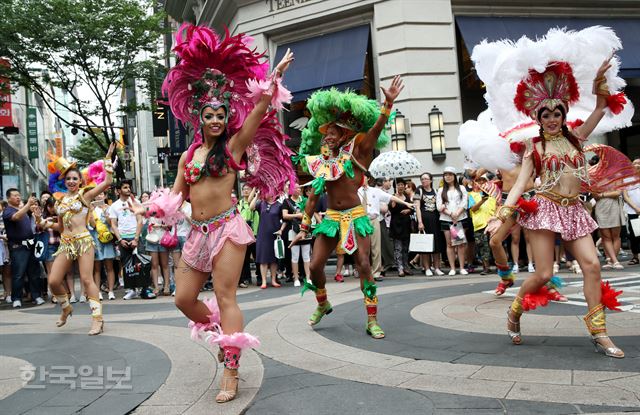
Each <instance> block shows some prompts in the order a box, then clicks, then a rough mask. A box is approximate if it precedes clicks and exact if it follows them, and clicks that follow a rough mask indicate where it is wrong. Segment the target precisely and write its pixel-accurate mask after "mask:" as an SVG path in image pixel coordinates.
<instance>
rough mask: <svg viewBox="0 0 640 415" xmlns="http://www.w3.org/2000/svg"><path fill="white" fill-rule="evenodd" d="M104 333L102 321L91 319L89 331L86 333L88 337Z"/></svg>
mask: <svg viewBox="0 0 640 415" xmlns="http://www.w3.org/2000/svg"><path fill="white" fill-rule="evenodd" d="M103 331H104V320H97V319H93V322H92V323H91V330H89V333H87V334H88V335H89V336H96V335H98V334H100V333H102V332H103Z"/></svg>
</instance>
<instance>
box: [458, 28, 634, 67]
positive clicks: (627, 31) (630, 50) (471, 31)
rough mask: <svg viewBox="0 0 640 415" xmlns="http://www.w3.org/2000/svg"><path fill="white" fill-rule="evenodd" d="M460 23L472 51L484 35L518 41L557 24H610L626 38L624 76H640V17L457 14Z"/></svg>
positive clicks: (623, 57)
mask: <svg viewBox="0 0 640 415" xmlns="http://www.w3.org/2000/svg"><path fill="white" fill-rule="evenodd" d="M456 23H457V25H458V28H459V29H460V33H461V34H462V37H463V38H464V42H465V44H466V45H467V48H468V50H469V53H471V51H472V50H473V47H474V46H475V45H477V44H478V43H480V42H481V41H482V40H483V39H487V40H488V41H494V40H500V39H511V40H513V41H516V40H518V39H519V38H521V37H522V36H527V37H528V38H530V39H536V38H540V37H542V36H544V35H545V34H546V33H547V32H548V31H549V29H551V28H554V27H560V28H562V27H566V28H567V29H571V30H582V29H584V28H586V27H589V26H596V25H600V26H607V27H610V28H612V29H613V30H614V31H615V32H616V34H617V35H618V37H619V38H620V40H621V41H622V47H623V49H622V50H621V51H619V52H618V56H619V57H620V60H621V61H622V62H621V68H620V76H621V77H623V78H639V77H640V19H623V18H602V19H595V18H569V17H566V18H547V17H544V18H542V17H472V16H456Z"/></svg>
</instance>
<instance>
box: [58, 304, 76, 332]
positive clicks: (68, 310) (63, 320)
mask: <svg viewBox="0 0 640 415" xmlns="http://www.w3.org/2000/svg"><path fill="white" fill-rule="evenodd" d="M72 315H73V306H72V305H71V304H69V306H68V307H65V308H63V309H62V314H60V319H59V320H58V321H56V327H62V326H64V325H65V324H67V319H68V318H69V317H71V316H72Z"/></svg>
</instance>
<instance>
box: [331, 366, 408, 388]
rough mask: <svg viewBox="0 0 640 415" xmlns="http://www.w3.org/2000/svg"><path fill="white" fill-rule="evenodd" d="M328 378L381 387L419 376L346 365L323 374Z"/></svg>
mask: <svg viewBox="0 0 640 415" xmlns="http://www.w3.org/2000/svg"><path fill="white" fill-rule="evenodd" d="M323 374H326V375H328V376H336V377H339V378H343V379H348V380H353V381H356V382H362V383H372V384H376V385H381V386H398V385H401V384H404V383H406V382H408V381H410V380H411V379H413V378H415V377H417V376H419V375H417V374H415V373H406V372H401V371H398V370H391V369H382V368H376V367H369V366H362V365H348V366H343V367H340V368H337V369H332V370H328V371H325V372H323Z"/></svg>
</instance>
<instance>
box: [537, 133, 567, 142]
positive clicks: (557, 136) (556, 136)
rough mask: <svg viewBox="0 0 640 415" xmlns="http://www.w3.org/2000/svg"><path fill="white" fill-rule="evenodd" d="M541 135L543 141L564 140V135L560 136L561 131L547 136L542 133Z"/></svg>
mask: <svg viewBox="0 0 640 415" xmlns="http://www.w3.org/2000/svg"><path fill="white" fill-rule="evenodd" d="M542 135H543V136H544V139H545V141H559V140H561V139H563V138H564V135H562V131H561V132H559V133H557V134H549V133H545V132H543V133H542Z"/></svg>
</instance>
